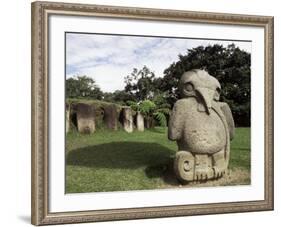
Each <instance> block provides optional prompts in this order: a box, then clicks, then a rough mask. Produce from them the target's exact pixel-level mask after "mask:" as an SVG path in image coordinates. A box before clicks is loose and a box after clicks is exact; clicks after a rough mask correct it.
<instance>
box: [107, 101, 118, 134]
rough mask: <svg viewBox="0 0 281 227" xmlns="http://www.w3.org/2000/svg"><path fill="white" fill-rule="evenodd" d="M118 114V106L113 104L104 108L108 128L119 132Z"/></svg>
mask: <svg viewBox="0 0 281 227" xmlns="http://www.w3.org/2000/svg"><path fill="white" fill-rule="evenodd" d="M117 122H118V114H117V108H116V105H114V104H111V105H108V106H105V107H104V123H105V125H106V127H107V128H109V129H113V130H117Z"/></svg>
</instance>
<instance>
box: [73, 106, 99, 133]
mask: <svg viewBox="0 0 281 227" xmlns="http://www.w3.org/2000/svg"><path fill="white" fill-rule="evenodd" d="M76 116H77V128H78V131H79V132H81V133H93V132H94V131H95V110H94V107H93V106H91V105H88V104H84V103H78V104H77V105H76Z"/></svg>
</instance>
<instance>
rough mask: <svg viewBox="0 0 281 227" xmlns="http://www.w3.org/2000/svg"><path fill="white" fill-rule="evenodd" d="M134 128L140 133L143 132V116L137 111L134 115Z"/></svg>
mask: <svg viewBox="0 0 281 227" xmlns="http://www.w3.org/2000/svg"><path fill="white" fill-rule="evenodd" d="M136 126H137V130H138V131H140V132H143V131H144V118H143V115H142V114H141V113H140V112H139V111H138V112H137V115H136Z"/></svg>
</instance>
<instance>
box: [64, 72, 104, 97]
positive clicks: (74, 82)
mask: <svg viewBox="0 0 281 227" xmlns="http://www.w3.org/2000/svg"><path fill="white" fill-rule="evenodd" d="M66 97H67V98H94V99H102V97H103V92H102V91H101V89H100V88H99V87H98V86H97V85H96V82H95V80H94V79H92V78H90V77H87V76H76V77H71V78H68V79H67V80H66Z"/></svg>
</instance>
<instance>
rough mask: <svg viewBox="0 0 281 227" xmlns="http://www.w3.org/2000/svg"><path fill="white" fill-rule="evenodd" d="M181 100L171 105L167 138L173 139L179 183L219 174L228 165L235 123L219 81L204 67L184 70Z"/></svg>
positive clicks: (224, 170)
mask: <svg viewBox="0 0 281 227" xmlns="http://www.w3.org/2000/svg"><path fill="white" fill-rule="evenodd" d="M179 89H180V92H181V99H179V100H178V101H177V102H176V103H175V105H174V108H173V111H172V115H171V117H170V121H169V132H168V137H169V139H170V140H176V141H177V144H178V149H179V151H178V152H177V153H176V157H175V161H174V170H175V173H176V175H177V177H178V179H179V180H180V181H182V182H190V181H204V180H208V179H214V178H218V177H221V176H222V175H223V174H224V173H225V172H226V170H227V168H228V162H229V157H230V140H231V139H232V138H233V136H234V131H235V126H234V121H233V118H232V113H231V110H230V108H229V106H228V104H227V103H224V102H220V101H219V98H220V91H221V86H220V83H219V82H218V80H217V79H216V78H214V77H212V76H210V75H209V74H208V73H207V72H206V71H204V70H198V69H195V70H191V71H188V72H185V73H184V74H183V75H182V77H181V79H180V84H179Z"/></svg>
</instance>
